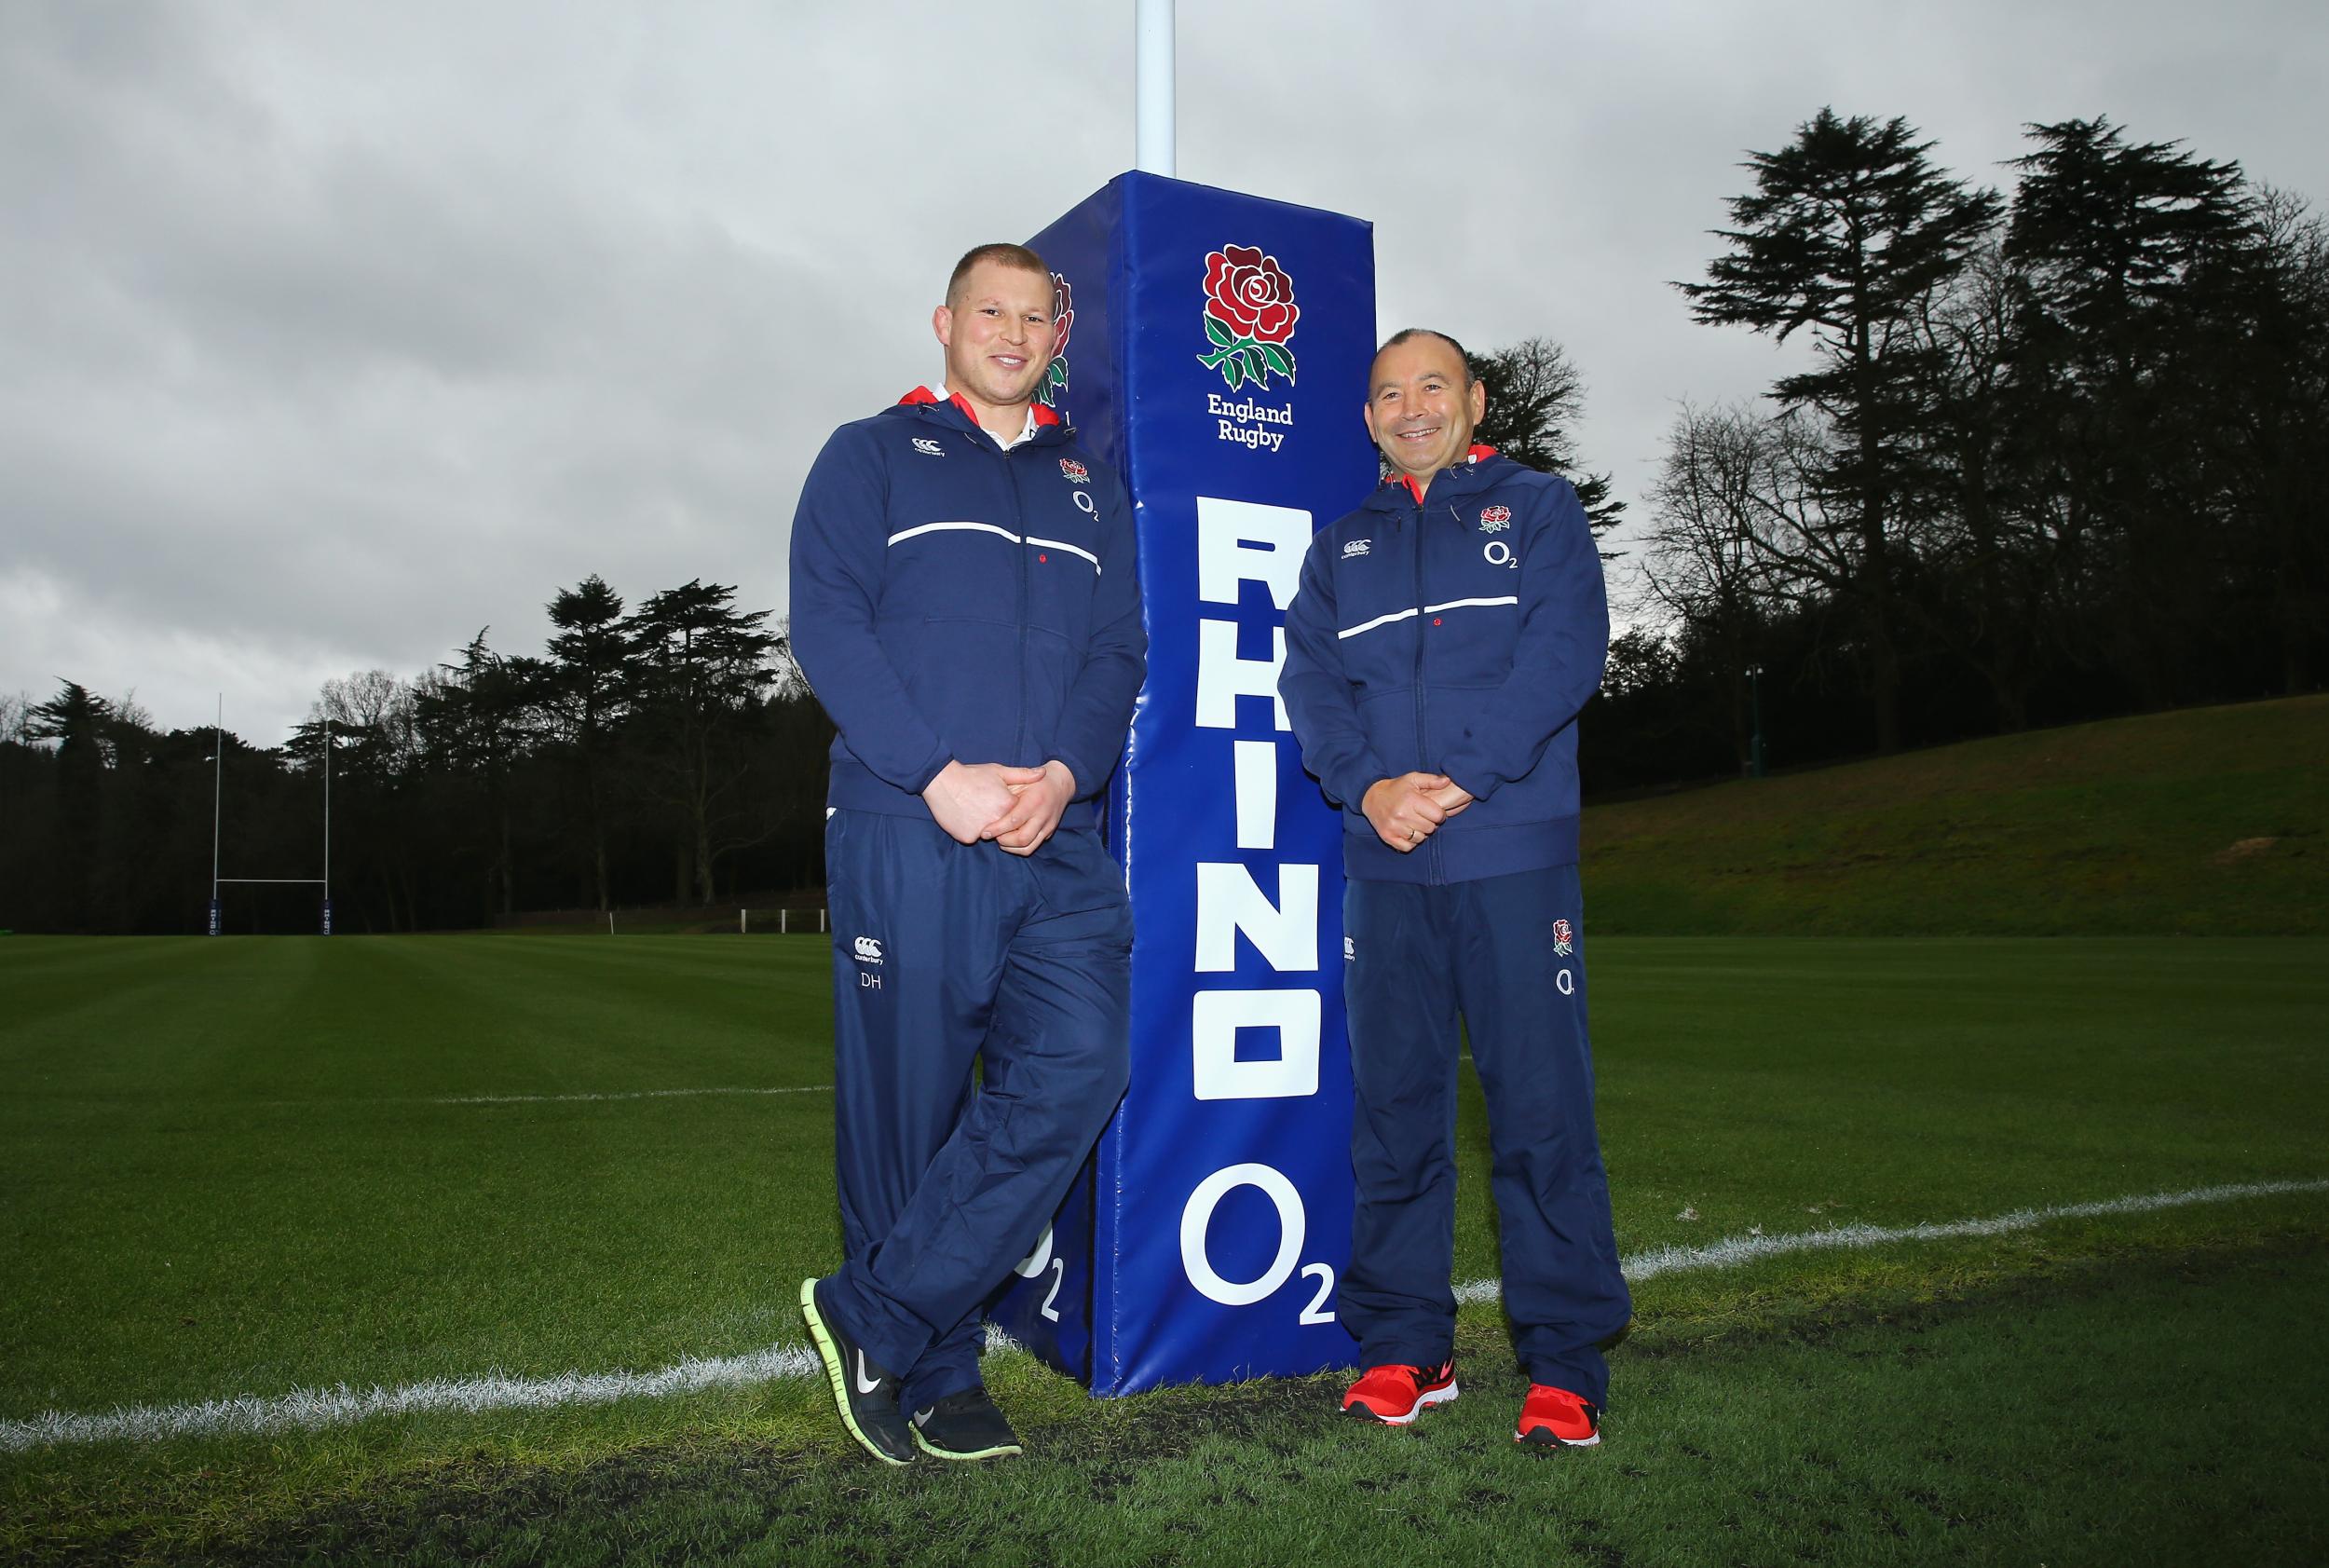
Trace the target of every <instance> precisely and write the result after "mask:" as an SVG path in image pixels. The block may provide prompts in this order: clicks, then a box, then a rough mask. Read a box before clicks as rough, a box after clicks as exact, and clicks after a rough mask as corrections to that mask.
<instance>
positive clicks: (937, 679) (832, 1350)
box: [792, 245, 1147, 1465]
mask: <svg viewBox="0 0 2329 1568" xmlns="http://www.w3.org/2000/svg"><path fill="white" fill-rule="evenodd" d="M931 325H932V328H933V331H934V332H935V333H936V334H937V338H938V342H939V344H940V346H941V347H942V348H944V349H945V352H946V378H945V384H944V385H943V386H942V387H941V388H940V389H938V390H937V391H935V392H933V391H931V390H929V389H926V388H919V387H918V388H916V389H914V390H913V391H911V392H909V393H907V394H906V397H905V398H904V399H903V400H901V401H900V402H899V403H898V404H897V405H896V406H895V407H892V408H889V409H885V410H883V411H882V412H881V413H879V414H878V415H876V416H873V417H871V418H866V419H860V420H857V421H856V422H854V423H852V424H848V425H844V426H842V427H841V428H840V429H838V430H836V431H835V432H834V434H833V436H832V439H831V440H829V441H828V442H826V443H825V446H824V452H823V453H822V454H820V455H819V457H818V458H817V461H816V465H815V467H814V468H812V469H811V470H810V474H809V479H808V483H807V484H805V485H804V486H803V488H802V491H801V498H800V509H799V511H798V512H797V514H796V515H795V517H794V520H793V548H792V634H793V648H794V652H795V654H796V655H797V658H798V659H799V661H800V666H801V669H802V671H803V672H804V673H805V674H806V675H808V677H809V680H810V684H811V685H812V686H813V687H814V688H815V689H816V692H817V697H818V700H819V701H820V702H823V703H824V709H825V712H826V713H828V714H829V715H831V716H832V718H833V722H834V724H835V726H836V727H837V728H838V730H839V734H838V738H837V739H836V740H835V741H834V743H833V755H832V773H831V784H830V788H829V791H828V793H827V796H826V804H827V806H828V808H829V810H828V811H827V814H826V822H825V879H826V893H827V900H828V903H829V905H830V907H831V910H832V916H833V986H834V998H833V1001H834V1027H833V1033H834V1040H833V1044H834V1090H835V1126H836V1133H837V1138H836V1150H835V1157H836V1164H837V1166H838V1173H839V1187H840V1197H841V1230H842V1242H843V1245H844V1248H846V1251H847V1261H845V1262H844V1263H843V1264H842V1266H841V1268H840V1270H839V1272H838V1273H836V1274H834V1275H830V1276H828V1277H826V1278H824V1279H812V1280H809V1281H807V1282H805V1283H804V1284H803V1285H802V1286H801V1289H800V1304H801V1311H802V1314H803V1316H805V1317H806V1318H807V1319H808V1322H809V1328H810V1336H811V1338H812V1339H813V1340H814V1341H815V1343H816V1345H817V1349H818V1352H819V1354H820V1356H821V1357H823V1358H824V1366H825V1371H826V1376H827V1378H828V1379H829V1381H830V1382H831V1384H832V1387H833V1395H834V1399H835V1401H836V1403H837V1404H838V1408H839V1411H840V1415H841V1420H842V1423H843V1425H845V1426H847V1427H848V1429H849V1432H850V1435H851V1437H853V1438H856V1440H857V1441H858V1442H859V1443H861V1444H862V1445H864V1447H865V1450H866V1451H867V1452H870V1453H872V1454H873V1455H874V1456H875V1457H876V1458H878V1459H880V1460H882V1461H884V1462H886V1463H889V1464H893V1465H902V1464H906V1463H907V1462H908V1461H910V1460H911V1459H912V1458H913V1457H914V1454H915V1452H916V1450H918V1449H919V1451H920V1452H924V1453H928V1454H931V1455H933V1456H935V1457H937V1458H941V1459H964V1460H968V1459H986V1458H992V1457H995V1456H998V1455H1001V1454H1010V1453H1016V1452H1019V1441H1018V1438H1017V1437H1016V1436H1015V1434H1014V1433H1013V1431H1012V1430H1011V1426H1010V1425H1009V1423H1008V1422H1006V1421H1005V1420H1004V1419H1003V1416H1002V1412H1001V1411H999V1410H997V1409H996V1408H995V1405H994V1402H993V1401H992V1400H991V1399H989V1398H987V1392H986V1389H985V1388H984V1386H983V1385H982V1384H981V1383H980V1380H979V1372H978V1357H979V1352H980V1350H981V1348H982V1346H983V1343H984V1335H983V1330H982V1329H981V1327H980V1317H981V1314H982V1311H983V1310H984V1308H985V1306H986V1304H987V1302H988V1301H989V1300H990V1299H992V1298H993V1297H994V1295H995V1294H996V1293H997V1291H998V1290H999V1289H1000V1288H1001V1286H1002V1285H1003V1284H1004V1283H1005V1282H1006V1281H1007V1280H1008V1278H1009V1276H1010V1275H1011V1270H1012V1265H1013V1264H1015V1262H1017V1261H1019V1260H1020V1259H1022V1258H1024V1257H1025V1256H1027V1255H1028V1253H1029V1252H1031V1251H1032V1250H1033V1249H1034V1247H1035V1244H1036V1243H1037V1241H1038V1240H1039V1239H1041V1237H1042V1232H1043V1228H1044V1226H1045V1225H1046V1224H1047V1223H1048V1222H1049V1221H1050V1219H1051V1216H1052V1214H1053V1212H1054V1211H1055V1210H1056V1208H1057V1207H1059V1202H1060V1199H1061V1197H1062V1196H1063V1195H1064V1194H1065V1193H1066V1192H1067V1189H1068V1184H1069V1180H1070V1179H1072V1178H1073V1176H1074V1175H1075V1172H1076V1170H1077V1169H1078V1168H1079V1167H1080V1166H1082V1165H1083V1159H1084V1156H1085V1155H1086V1154H1088V1153H1089V1152H1091V1149H1092V1145H1093V1143H1094V1141H1095V1140H1096V1139H1097V1138H1098V1136H1099V1132H1100V1128H1101V1127H1102V1126H1103V1125H1105V1124H1106V1122H1107V1120H1108V1117H1109V1115H1110V1112H1111V1111H1113V1110H1114V1109H1115V1105H1116V1102H1117V1100H1118V1099H1119V1098H1122V1096H1123V1094H1124V1081H1125V1076H1126V1073H1127V1072H1128V1070H1129V1067H1128V1063H1129V1055H1128V1052H1129V1046H1128V1040H1127V1028H1128V1016H1129V1005H1130V1001H1129V999H1130V988H1131V977H1130V964H1131V952H1132V916H1131V912H1130V908H1129V907H1128V905H1127V903H1126V901H1125V897H1124V878H1123V876H1122V874H1121V873H1120V872H1119V871H1118V869H1117V866H1116V864H1115V862H1114V861H1113V860H1111V859H1110V857H1109V854H1108V851H1107V849H1106V847H1105V846H1103V845H1102V844H1101V842H1100V837H1099V832H1098V823H1097V813H1096V811H1095V809H1094V800H1095V798H1096V797H1097V796H1098V794H1099V792H1100V789H1101V786H1102V785H1103V784H1106V783H1107V781H1108V776H1109V774H1110V771H1111V770H1113V769H1114V767H1115V764H1116V758H1117V757H1118V755H1119V753H1121V752H1122V750H1123V748H1124V732H1125V729H1126V727H1127V726H1128V725H1129V724H1130V723H1131V720H1132V705H1133V698H1134V697H1135V695H1137V692H1138V691H1139V689H1140V678H1141V675H1142V671H1143V668H1144V661H1145V655H1146V650H1147V637H1146V634H1145V633H1144V632H1143V631H1142V629H1141V623H1140V596H1139V588H1138V585H1137V581H1136V579H1135V576H1134V566H1133V548H1132V525H1131V522H1130V520H1129V517H1128V515H1127V513H1126V509H1125V507H1124V499H1123V493H1122V491H1121V490H1120V489H1119V488H1118V486H1117V484H1116V483H1115V481H1114V480H1113V478H1112V477H1111V476H1110V475H1109V474H1108V473H1107V472H1106V471H1105V470H1103V469H1102V468H1101V466H1100V464H1099V463H1098V461H1097V460H1096V458H1095V457H1093V456H1092V454H1091V453H1090V452H1089V451H1088V450H1086V449H1085V448H1084V447H1083V446H1082V445H1080V444H1079V443H1077V441H1076V437H1075V432H1074V430H1072V429H1069V428H1067V427H1065V426H1063V425H1061V424H1060V422H1059V420H1058V418H1057V417H1056V416H1055V415H1054V414H1053V413H1052V411H1051V410H1050V409H1048V408H1046V407H1043V406H1042V404H1040V403H1038V402H1034V393H1035V389H1036V387H1037V385H1038V383H1039V382H1040V380H1041V379H1042V375H1043V374H1044V371H1045V369H1046V367H1047V366H1048V365H1049V363H1050V361H1051V355H1052V345H1053V341H1054V339H1055V336H1056V328H1055V325H1054V323H1053V320H1052V280H1051V274H1050V271H1049V270H1048V269H1047V268H1046V267H1045V266H1044V265H1043V262H1042V258H1041V257H1039V256H1037V255H1036V254H1035V252H1032V251H1029V250H1028V249H1027V248H1026V247H1024V246H1020V245H982V246H980V247H978V248H977V249H976V250H974V251H972V252H970V253H969V254H968V255H965V256H964V257H963V258H962V260H961V262H960V264H959V265H957V266H956V267H955V269H954V275H953V277H952V279H951V280H949V281H948V283H947V296H946V303H945V304H944V305H941V306H940V307H938V308H937V309H936V310H935V311H934V312H933V315H932V318H931ZM974 1062H975V1063H976V1064H978V1067H979V1069H980V1070H979V1073H978V1075H977V1080H976V1081H975V1082H974V1077H973V1071H972V1069H973V1064H974Z"/></svg>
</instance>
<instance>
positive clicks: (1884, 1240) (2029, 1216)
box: [1455, 1180, 2329, 1302]
mask: <svg viewBox="0 0 2329 1568" xmlns="http://www.w3.org/2000/svg"><path fill="white" fill-rule="evenodd" d="M2324 1192H2329V1180H2320V1181H2245V1182H2237V1183H2234V1184H2231V1185H2228V1186H2223V1187H2193V1188H2190V1189H2188V1190H2186V1191H2185V1192H2181V1193H2144V1194H2142V1195H2139V1196H2136V1197H2132V1198H2106V1199H2104V1200H2103V1201H2102V1202H2100V1203H2065V1204H2049V1205H2048V1206H2047V1207H2043V1208H2017V1209H2015V1210H2014V1211H2013V1212H2012V1213H2010V1214H1998V1215H1994V1216H1992V1217H1991V1218H1989V1219H1986V1220H1951V1221H1949V1222H1948V1223H1946V1224H1931V1223H1927V1224H1922V1225H1896V1226H1884V1225H1861V1224H1853V1225H1835V1226H1832V1227H1830V1228H1829V1229H1827V1230H1824V1231H1800V1232H1797V1233H1796V1234H1792V1235H1779V1236H1763V1235H1750V1236H1726V1237H1724V1238H1723V1240H1721V1241H1717V1242H1710V1243H1709V1244H1708V1245H1706V1246H1704V1247H1655V1248H1651V1249H1650V1250H1649V1251H1647V1252H1639V1253H1636V1254H1635V1255H1634V1256H1633V1257H1631V1258H1628V1259H1627V1260H1626V1261H1625V1263H1624V1265H1623V1268H1624V1271H1625V1275H1626V1279H1627V1281H1628V1283H1629V1284H1637V1285H1638V1284H1640V1283H1641V1281H1643V1280H1645V1279H1655V1278H1656V1277H1657V1276H1658V1275H1662V1274H1680V1273H1682V1272H1683V1271H1685V1270H1689V1269H1735V1268H1739V1267H1741V1266H1743V1265H1745V1264H1748V1263H1752V1262H1758V1261H1761V1260H1763V1259H1764V1258H1777V1257H1779V1256H1781V1255H1783V1254H1785V1253H1789V1252H1827V1251H1832V1250H1834V1249H1837V1248H1858V1247H1883V1246H1886V1245H1888V1244H1889V1243H1892V1242H1896V1241H1948V1240H1950V1239H1952V1238H1954V1237H1957V1236H1998V1235H2006V1234H2009V1233H2011V1232H2014V1231H2028V1230H2035V1229H2036V1227H2038V1226H2040V1225H2043V1224H2046V1223H2048V1222H2049V1221H2050V1220H2091V1219H2094V1218H2097V1217H2099V1216H2102V1215H2107V1214H2149V1213H2151V1212H2153V1211H2154V1210H2157V1209H2162V1208H2182V1207H2186V1205H2189V1204H2196V1203H2228V1202H2230V1201H2231V1200H2233V1199H2235V1198H2269V1197H2279V1196H2281V1195H2282V1194H2284V1193H2324ZM1503 1289H1504V1282H1503V1281H1501V1280H1495V1279H1475V1280H1470V1281H1467V1282H1466V1283H1464V1284H1462V1285H1459V1286H1457V1287H1456V1288H1455V1298H1456V1300H1457V1301H1459V1302H1492V1301H1494V1300H1496V1298H1497V1297H1498V1296H1499V1295H1501V1294H1502V1293H1503Z"/></svg>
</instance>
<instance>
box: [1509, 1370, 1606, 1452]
mask: <svg viewBox="0 0 2329 1568" xmlns="http://www.w3.org/2000/svg"><path fill="white" fill-rule="evenodd" d="M1512 1440H1513V1441H1514V1442H1518V1443H1529V1444H1532V1445H1533V1446H1535V1447H1538V1448H1591V1447H1592V1446H1593V1445H1594V1444H1595V1443H1598V1442H1600V1440H1601V1407H1600V1406H1599V1405H1595V1404H1589V1403H1587V1401H1586V1400H1584V1399H1580V1398H1577V1397H1576V1396H1575V1395H1574V1394H1572V1393H1570V1392H1569V1390H1567V1389H1566V1388H1551V1387H1547V1386H1546V1384H1541V1383H1532V1384H1529V1397H1528V1399H1527V1401H1526V1402H1525V1403H1524V1404H1522V1405H1521V1407H1520V1429H1519V1431H1517V1432H1515V1433H1513V1435H1512Z"/></svg>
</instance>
